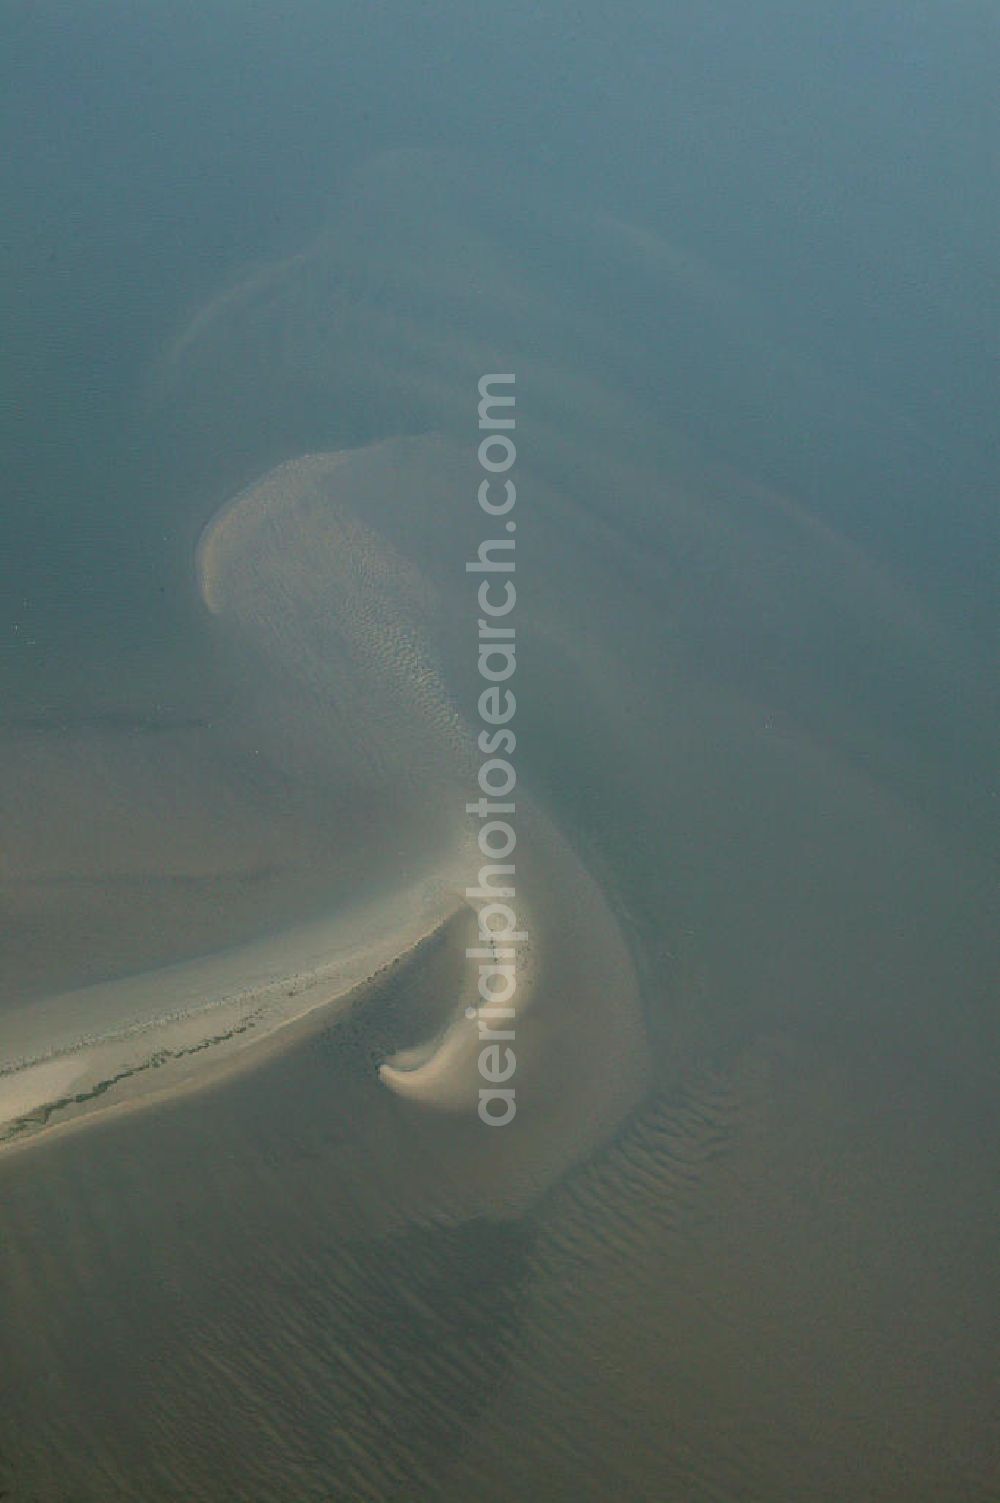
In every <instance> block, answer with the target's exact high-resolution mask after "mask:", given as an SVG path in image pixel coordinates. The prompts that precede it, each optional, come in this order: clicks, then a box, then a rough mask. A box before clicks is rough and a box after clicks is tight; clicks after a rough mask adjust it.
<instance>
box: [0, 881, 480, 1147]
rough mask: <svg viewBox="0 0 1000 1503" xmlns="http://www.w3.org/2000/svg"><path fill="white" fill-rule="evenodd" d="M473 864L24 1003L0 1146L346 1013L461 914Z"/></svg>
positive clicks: (1, 1089) (208, 1074)
mask: <svg viewBox="0 0 1000 1503" xmlns="http://www.w3.org/2000/svg"><path fill="white" fill-rule="evenodd" d="M460 864H461V863H460V862H459V860H458V859H457V858H456V861H455V864H454V865H453V866H452V867H450V868H448V867H445V868H442V869H441V870H440V871H439V872H438V873H436V874H435V875H434V876H433V877H427V878H425V879H423V880H422V881H421V882H419V883H417V884H415V885H413V886H412V887H410V888H408V889H406V890H405V891H403V892H401V893H396V894H392V895H389V896H386V897H381V898H378V899H376V900H374V901H373V902H371V903H369V904H367V905H365V906H363V907H358V908H355V909H353V910H349V911H347V912H345V913H343V914H341V915H338V916H337V917H336V918H334V919H331V920H329V921H327V922H325V923H318V924H311V925H302V926H299V927H298V928H296V929H292V930H289V931H287V932H286V933H284V934H281V935H278V936H275V937H274V938H272V939H269V940H264V941H259V942H256V943H254V944H251V945H246V946H242V947H240V948H239V949H238V950H235V951H232V952H229V953H227V954H220V955H213V956H208V957H206V958H205V959H203V960H199V961H192V962H188V963H185V964H183V965H177V966H171V967H167V968H164V969H163V970H160V971H156V972H151V973H149V974H146V975H143V976H136V977H128V978H125V979H122V980H119V981H114V982H110V983H107V984H104V985H101V986H93V987H86V988H84V989H82V990H80V991H77V992H69V993H66V994H64V995H63V996H61V997H53V998H50V999H49V1000H48V1001H46V1002H44V1003H42V1004H39V1005H36V1006H34V1007H32V1008H29V1009H25V1010H24V1012H23V1013H22V1014H21V1015H19V1016H15V1017H14V1018H13V1019H11V1020H9V1022H8V1025H7V1027H6V1029H5V1034H6V1041H7V1058H8V1059H10V1060H12V1061H13V1062H12V1063H11V1064H9V1065H8V1066H7V1067H6V1068H5V1069H4V1071H3V1073H0V1148H2V1147H4V1146H11V1145H13V1144H15V1143H20V1142H24V1141H26V1140H27V1139H28V1138H30V1137H33V1136H35V1135H37V1134H38V1133H39V1132H41V1131H43V1130H45V1129H50V1130H51V1129H52V1128H55V1127H57V1126H59V1125H61V1124H65V1123H68V1122H70V1121H74V1122H80V1121H82V1120H83V1119H85V1118H90V1117H93V1116H95V1115H96V1114H98V1113H102V1114H103V1113H104V1112H107V1111H108V1110H110V1109H113V1108H118V1107H122V1106H125V1105H134V1104H136V1103H137V1102H138V1101H139V1100H144V1099H151V1098H153V1097H154V1096H155V1097H156V1098H158V1099H159V1098H162V1097H164V1096H168V1095H173V1094H176V1093H178V1092H180V1091H186V1090H191V1089H195V1088H200V1087H202V1086H205V1085H208V1084H209V1083H210V1082H211V1081H213V1080H215V1079H217V1078H218V1077H219V1076H220V1075H222V1074H224V1073H229V1072H230V1071H231V1070H232V1069H234V1068H236V1067H238V1066H242V1065H246V1064H250V1063H255V1062H258V1061H259V1060H260V1059H262V1058H263V1056H264V1054H266V1053H267V1051H266V1050H262V1048H261V1046H262V1045H264V1044H265V1043H267V1042H268V1041H272V1042H273V1043H274V1044H275V1045H283V1044H284V1043H285V1042H286V1040H287V1041H291V1039H292V1038H293V1037H294V1036H296V1033H297V1030H296V1026H295V1025H302V1024H303V1023H304V1022H305V1020H306V1019H307V1018H311V1017H312V1016H313V1015H314V1014H315V1015H316V1020H317V1021H318V1020H319V1019H320V1017H321V1018H322V1020H323V1021H324V1022H325V1021H328V1020H329V1019H331V1018H333V1017H335V1016H337V1014H338V1013H339V1012H341V1011H343V1010H344V1009H346V1008H347V1007H348V1006H349V1005H350V1003H351V1001H352V999H353V998H354V996H355V995H356V994H357V993H358V992H359V990H360V989H362V988H363V987H364V986H365V984H366V983H367V982H369V981H372V980H373V979H375V978H376V977H377V976H378V975H379V974H381V973H383V972H385V971H387V970H388V969H389V968H390V967H391V966H392V965H393V964H395V963H396V962H398V961H400V960H401V959H402V958H404V957H405V956H407V955H409V954H411V953H412V952H413V951H414V950H415V949H417V948H418V947H419V946H420V944H421V943H422V942H423V941H424V940H426V939H428V938H429V937H430V936H431V935H433V934H434V933H436V932H437V931H438V930H439V929H440V928H441V927H442V926H443V925H445V924H446V923H447V922H448V921H449V920H450V919H451V918H452V917H453V915H454V914H455V913H456V911H457V910H458V909H459V907H460V906H461V902H462V900H461V898H460V896H459V890H458V887H457V885H456V884H457V880H458V878H459V877H460V874H461V873H460V870H459V867H460ZM279 1035H280V1037H278V1036H279Z"/></svg>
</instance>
